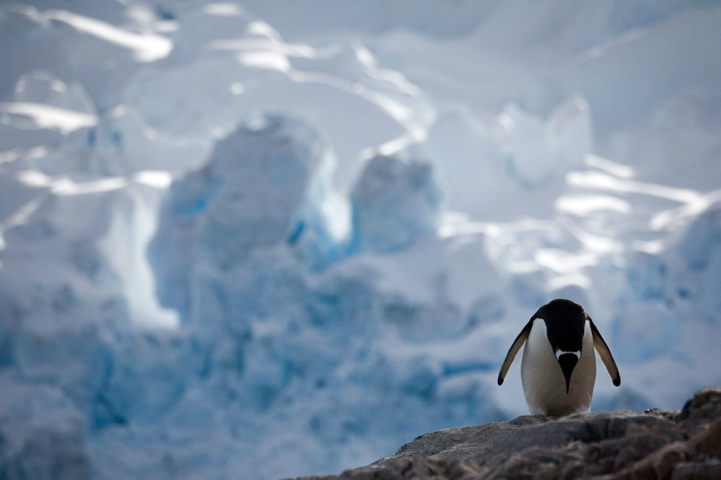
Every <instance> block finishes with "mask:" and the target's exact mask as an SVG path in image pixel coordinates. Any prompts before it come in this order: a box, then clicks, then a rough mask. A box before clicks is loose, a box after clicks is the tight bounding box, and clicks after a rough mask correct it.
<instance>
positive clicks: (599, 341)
mask: <svg viewBox="0 0 721 480" xmlns="http://www.w3.org/2000/svg"><path fill="white" fill-rule="evenodd" d="M588 323H590V324H591V333H593V348H595V349H596V351H597V352H598V356H599V357H601V361H603V364H604V365H605V366H606V371H608V374H609V375H610V376H611V380H612V381H613V384H614V385H615V386H617V387H618V386H619V385H621V373H620V372H619V371H618V366H617V365H616V361H615V360H614V359H613V355H611V349H610V348H608V345H607V344H606V342H605V341H604V339H603V337H602V336H601V332H599V331H598V329H597V328H596V325H594V323H593V320H591V317H588Z"/></svg>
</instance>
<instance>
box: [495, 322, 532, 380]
mask: <svg viewBox="0 0 721 480" xmlns="http://www.w3.org/2000/svg"><path fill="white" fill-rule="evenodd" d="M535 319H536V317H535V316H534V317H533V318H532V319H531V320H529V321H528V323H527V324H526V326H525V327H523V330H521V333H519V334H518V336H517V337H516V339H515V340H514V341H513V344H511V348H509V349H508V353H507V354H506V358H505V360H503V365H501V371H500V372H498V384H499V385H502V384H503V380H505V379H506V374H507V373H508V369H509V368H511V364H512V363H513V360H514V359H515V358H516V355H518V351H519V350H520V349H521V347H522V346H523V344H524V343H526V340H528V334H529V333H531V327H532V326H533V321H534V320H535Z"/></svg>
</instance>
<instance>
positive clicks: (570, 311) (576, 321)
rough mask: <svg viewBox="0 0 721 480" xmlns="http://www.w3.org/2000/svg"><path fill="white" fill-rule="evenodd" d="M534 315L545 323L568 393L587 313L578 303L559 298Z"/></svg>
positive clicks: (579, 355) (581, 342) (578, 354)
mask: <svg viewBox="0 0 721 480" xmlns="http://www.w3.org/2000/svg"><path fill="white" fill-rule="evenodd" d="M536 317H537V318H542V319H543V320H544V321H545V323H546V335H547V336H548V342H549V343H550V344H551V348H552V349H553V354H554V355H555V356H556V359H557V360H558V364H559V365H560V366H561V370H562V371H563V377H564V378H565V379H566V393H568V390H569V388H570V386H571V374H572V373H573V369H574V368H575V367H576V364H577V363H578V360H579V359H580V358H581V350H582V346H583V333H584V330H585V327H586V320H587V319H588V315H587V314H586V311H585V310H584V309H583V307H582V306H580V305H579V304H577V303H574V302H572V301H570V300H565V299H561V298H559V299H556V300H552V301H551V302H548V303H547V304H546V305H544V306H542V307H541V308H539V309H538V312H536Z"/></svg>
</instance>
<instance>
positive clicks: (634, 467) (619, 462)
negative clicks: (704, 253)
mask: <svg viewBox="0 0 721 480" xmlns="http://www.w3.org/2000/svg"><path fill="white" fill-rule="evenodd" d="M491 478H528V479H531V478H533V479H546V478H548V479H551V478H553V479H556V478H559V479H565V478H598V479H605V480H611V479H624V480H625V479H628V480H632V479H671V480H680V479H706V478H708V479H711V478H721V387H709V388H706V389H703V390H701V391H699V392H698V393H696V394H695V395H694V396H693V397H692V398H691V399H689V400H688V401H687V402H686V404H685V405H684V407H683V409H682V410H659V409H651V410H647V411H646V412H644V413H635V412H628V411H621V412H612V413H586V414H573V415H568V416H565V417H560V418H552V417H539V416H521V417H518V418H516V419H514V420H511V421H509V422H497V423H488V424H484V425H477V426H472V427H458V428H449V429H446V430H440V431H437V432H432V433H428V434H426V435H421V436H420V437H417V438H416V439H415V440H413V441H412V442H410V443H408V444H406V445H404V446H402V447H401V448H400V449H399V450H398V451H397V452H396V453H395V454H394V455H391V456H388V457H385V458H382V459H380V460H378V461H376V462H374V463H373V464H371V465H369V466H367V467H362V468H357V469H353V470H348V471H345V472H343V473H342V474H340V475H338V476H333V475H331V476H323V477H306V478H305V479H298V480H344V479H353V480H371V479H374V480H403V479H429V480H430V479H433V480H451V479H453V480H482V479H491Z"/></svg>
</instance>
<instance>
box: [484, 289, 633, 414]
mask: <svg viewBox="0 0 721 480" xmlns="http://www.w3.org/2000/svg"><path fill="white" fill-rule="evenodd" d="M524 343H525V345H526V346H525V348H524V349H523V358H522V360H521V383H522V384H523V394H524V395H525V397H526V404H528V409H529V410H530V412H531V415H544V416H552V417H560V416H562V415H566V414H569V413H581V412H588V410H589V409H590V408H591V398H592V397H593V387H594V384H595V381H596V357H595V355H594V352H593V351H594V348H595V350H596V351H597V352H598V355H599V356H600V357H601V360H602V361H603V364H604V365H605V366H606V370H607V371H608V374H609V375H610V376H611V380H612V381H613V384H614V385H615V386H617V387H618V386H619V385H621V374H620V373H619V371H618V367H617V366H616V361H615V360H614V359H613V355H611V350H610V349H609V348H608V345H607V344H606V342H605V341H604V340H603V337H602V336H601V333H600V332H599V331H598V329H597V328H596V325H594V323H593V320H591V317H589V316H588V314H587V313H586V311H585V310H584V309H583V307H582V306H581V305H579V304H577V303H574V302H572V301H570V300H565V299H561V298H559V299H556V300H552V301H550V302H549V303H547V304H546V305H543V306H542V307H541V308H539V309H538V311H537V312H536V313H535V314H534V315H533V317H531V319H530V320H529V321H528V323H527V324H526V326H525V327H523V330H521V333H519V334H518V336H517V337H516V339H515V340H514V341H513V344H512V345H511V348H509V349H508V353H507V354H506V358H505V359H504V360H503V364H502V365H501V370H500V372H499V373H498V385H502V384H503V380H504V379H505V377H506V374H507V373H508V369H509V368H510V367H511V364H512V363H513V360H514V358H516V355H517V354H518V351H519V350H520V349H521V347H522V346H523V344H524Z"/></svg>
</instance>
